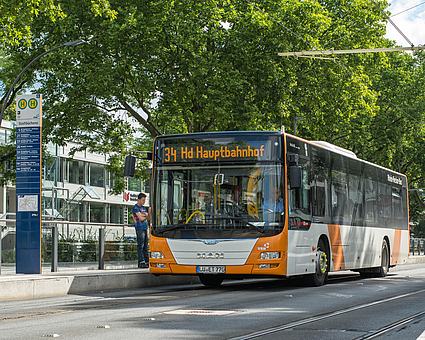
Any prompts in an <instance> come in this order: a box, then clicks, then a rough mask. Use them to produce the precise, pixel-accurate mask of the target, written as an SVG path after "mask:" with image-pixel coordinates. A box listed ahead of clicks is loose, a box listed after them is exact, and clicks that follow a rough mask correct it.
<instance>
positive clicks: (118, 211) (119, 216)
mask: <svg viewBox="0 0 425 340" xmlns="http://www.w3.org/2000/svg"><path fill="white" fill-rule="evenodd" d="M123 217H124V210H123V206H122V205H118V204H111V205H110V207H109V219H110V223H117V224H122V223H124V222H123Z"/></svg>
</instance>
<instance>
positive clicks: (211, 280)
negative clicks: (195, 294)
mask: <svg viewBox="0 0 425 340" xmlns="http://www.w3.org/2000/svg"><path fill="white" fill-rule="evenodd" d="M223 279H224V278H223V276H221V275H199V280H201V283H202V284H203V285H204V286H207V287H219V286H220V285H221V283H222V282H223Z"/></svg>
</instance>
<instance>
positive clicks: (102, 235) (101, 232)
mask: <svg viewBox="0 0 425 340" xmlns="http://www.w3.org/2000/svg"><path fill="white" fill-rule="evenodd" d="M99 269H105V229H103V228H99Z"/></svg>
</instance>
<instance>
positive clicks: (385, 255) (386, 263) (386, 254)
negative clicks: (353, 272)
mask: <svg viewBox="0 0 425 340" xmlns="http://www.w3.org/2000/svg"><path fill="white" fill-rule="evenodd" d="M389 268H390V247H389V246H388V241H387V240H385V239H384V241H382V248H381V266H380V267H379V268H378V269H377V271H376V273H375V276H377V277H385V276H387V274H388V270H389Z"/></svg>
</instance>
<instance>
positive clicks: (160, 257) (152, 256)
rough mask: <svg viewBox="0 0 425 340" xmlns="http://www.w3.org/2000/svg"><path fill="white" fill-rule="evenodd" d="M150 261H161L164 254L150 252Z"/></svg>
mask: <svg viewBox="0 0 425 340" xmlns="http://www.w3.org/2000/svg"><path fill="white" fill-rule="evenodd" d="M150 255H151V256H150V257H151V259H163V258H164V254H163V253H161V252H160V251H151V254H150Z"/></svg>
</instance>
